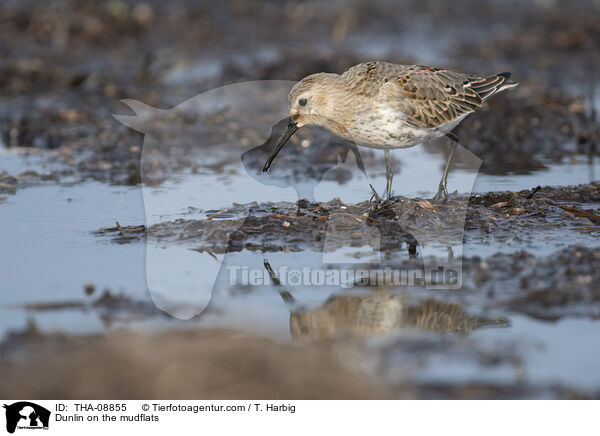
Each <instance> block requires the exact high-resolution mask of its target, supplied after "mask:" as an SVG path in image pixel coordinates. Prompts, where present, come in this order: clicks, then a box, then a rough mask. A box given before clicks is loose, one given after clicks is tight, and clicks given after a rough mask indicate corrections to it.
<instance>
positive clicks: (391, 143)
mask: <svg viewBox="0 0 600 436" xmlns="http://www.w3.org/2000/svg"><path fill="white" fill-rule="evenodd" d="M404 119H405V118H404V117H402V118H401V117H395V118H383V119H379V120H377V122H372V123H368V124H362V125H358V126H355V128H353V129H352V130H351V131H350V132H349V133H350V136H351V138H348V139H350V140H351V141H353V142H354V143H356V144H357V145H362V146H364V147H370V148H407V147H412V146H415V145H417V144H421V143H423V142H427V141H430V140H431V139H433V138H437V137H440V136H443V135H444V132H440V131H437V130H435V129H427V128H422V127H413V126H410V125H408V124H407V123H406V122H404Z"/></svg>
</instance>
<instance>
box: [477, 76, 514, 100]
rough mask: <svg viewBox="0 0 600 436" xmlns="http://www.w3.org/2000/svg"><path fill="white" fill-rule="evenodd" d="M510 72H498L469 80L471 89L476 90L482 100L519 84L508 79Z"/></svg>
mask: <svg viewBox="0 0 600 436" xmlns="http://www.w3.org/2000/svg"><path fill="white" fill-rule="evenodd" d="M509 78H510V73H498V74H494V75H493V76H489V77H484V78H477V79H473V80H471V81H470V82H469V85H471V86H470V87H471V89H472V90H473V91H475V92H476V93H477V94H479V96H480V97H481V99H482V100H486V99H487V98H488V97H490V96H492V95H494V94H497V93H498V92H500V91H503V90H505V89H507V88H512V87H514V86H517V85H518V83H517V82H513V81H512V80H508V79H509Z"/></svg>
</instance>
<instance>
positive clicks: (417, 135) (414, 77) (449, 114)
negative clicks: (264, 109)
mask: <svg viewBox="0 0 600 436" xmlns="http://www.w3.org/2000/svg"><path fill="white" fill-rule="evenodd" d="M509 77H510V73H499V74H494V75H492V76H489V77H479V76H474V75H470V74H464V73H456V72H453V71H448V70H444V69H440V68H432V67H427V66H422V65H396V64H390V63H386V62H367V63H363V64H358V65H356V66H354V67H352V68H350V69H349V70H347V71H346V72H344V73H343V74H331V73H318V74H312V75H310V76H307V77H305V78H304V79H302V80H301V81H300V82H298V83H297V84H296V86H294V88H292V90H291V92H290V94H289V97H288V108H289V120H288V124H287V127H286V128H285V129H284V131H283V133H282V134H281V137H280V138H279V140H278V141H277V143H276V145H275V148H274V149H273V151H272V152H271V154H270V156H269V157H268V159H267V162H266V163H265V166H264V168H263V171H268V170H269V168H270V166H271V163H272V162H273V159H275V156H277V153H279V151H280V150H281V148H282V147H283V146H284V145H285V143H286V142H287V141H288V140H289V139H290V138H291V136H292V135H293V134H294V133H295V132H296V130H298V129H299V128H300V127H302V126H310V125H312V126H322V127H325V128H326V129H328V130H329V131H331V132H332V133H333V134H335V135H337V136H339V137H341V138H343V139H346V140H348V141H352V142H354V143H355V144H356V145H359V146H364V147H369V148H377V149H383V150H384V153H385V162H386V179H387V186H386V192H387V198H388V199H389V198H390V197H391V195H392V177H393V173H392V167H391V161H390V149H393V148H407V147H412V146H414V145H417V144H421V143H424V142H427V141H429V140H431V139H434V138H438V137H441V136H444V135H446V136H447V137H449V138H450V139H451V140H452V148H451V150H450V155H449V157H448V161H447V163H446V166H445V168H444V173H443V176H442V180H441V181H440V185H439V189H438V192H437V194H436V195H435V197H434V199H436V200H440V199H441V198H442V196H447V195H448V193H447V178H448V169H449V167H450V162H451V160H452V156H453V154H454V151H455V149H456V144H457V142H458V138H457V137H456V136H455V135H454V134H453V133H451V130H452V129H453V128H455V127H456V126H457V125H458V124H459V123H460V122H461V121H462V120H463V119H464V118H465V117H466V116H467V115H469V114H470V113H472V112H474V111H475V110H476V109H477V108H478V107H480V106H481V104H482V103H483V102H484V101H485V100H487V99H488V98H489V97H490V96H492V95H494V94H496V93H498V92H500V91H502V90H503V89H506V88H510V87H513V86H516V85H517V83H516V82H512V81H510V80H508V79H509Z"/></svg>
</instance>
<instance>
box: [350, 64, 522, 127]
mask: <svg viewBox="0 0 600 436" xmlns="http://www.w3.org/2000/svg"><path fill="white" fill-rule="evenodd" d="M342 77H344V78H345V79H346V80H348V82H349V83H350V85H351V89H352V91H353V92H354V93H357V94H360V95H365V96H374V95H377V94H380V93H381V94H380V99H383V100H384V101H388V102H389V104H390V106H391V107H394V108H397V109H398V110H399V111H402V112H403V113H405V114H406V115H407V119H406V122H407V123H408V124H410V125H413V126H416V127H427V128H437V127H441V126H443V125H445V124H449V123H451V122H453V121H455V120H457V119H459V118H460V117H461V116H463V115H467V114H469V113H471V112H473V111H475V110H476V109H477V108H478V107H479V106H481V103H482V102H483V101H484V100H485V99H486V98H488V97H489V96H491V95H492V94H494V93H496V92H498V91H499V90H500V89H501V88H502V87H503V86H507V85H511V84H513V82H507V80H508V77H509V74H508V73H501V74H500V75H494V76H490V77H485V78H484V77H477V76H469V75H467V74H462V73H455V72H453V71H448V70H442V69H439V68H432V67H426V66H421V65H395V64H388V63H385V62H368V63H365V64H360V65H357V66H355V67H352V68H351V69H349V70H348V71H346V72H345V73H344V74H343V75H342Z"/></svg>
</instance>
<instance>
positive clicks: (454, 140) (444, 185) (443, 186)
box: [433, 132, 458, 201]
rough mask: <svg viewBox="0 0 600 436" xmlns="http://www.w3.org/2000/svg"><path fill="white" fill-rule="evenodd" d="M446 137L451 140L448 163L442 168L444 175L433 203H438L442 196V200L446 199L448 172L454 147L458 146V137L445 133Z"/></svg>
mask: <svg viewBox="0 0 600 436" xmlns="http://www.w3.org/2000/svg"><path fill="white" fill-rule="evenodd" d="M446 136H447V137H448V138H450V139H451V140H452V148H451V149H450V155H449V156H448V161H447V162H446V166H445V167H444V174H442V180H440V186H439V188H438V192H437V194H435V197H433V199H434V200H435V201H440V200H441V199H442V196H443V197H444V199H446V198H448V171H449V170H450V163H452V157H453V156H454V152H455V151H456V145H457V144H458V137H457V136H456V135H455V134H454V133H450V132H448V133H446Z"/></svg>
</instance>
